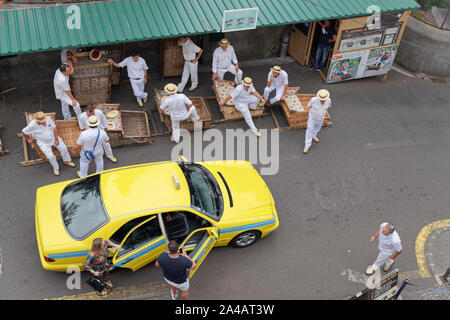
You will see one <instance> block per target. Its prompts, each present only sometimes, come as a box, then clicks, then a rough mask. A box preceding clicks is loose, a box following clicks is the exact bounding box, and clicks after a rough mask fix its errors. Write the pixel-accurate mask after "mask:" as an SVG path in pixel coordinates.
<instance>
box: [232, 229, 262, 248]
mask: <svg viewBox="0 0 450 320" xmlns="http://www.w3.org/2000/svg"><path fill="white" fill-rule="evenodd" d="M260 237H261V233H260V232H259V231H256V230H249V231H245V232H242V233H240V234H238V235H237V236H236V237H234V238H233V240H231V245H232V246H233V247H236V248H245V247H248V246H250V245H252V244H254V243H255V242H256V241H257V240H258V239H259V238H260Z"/></svg>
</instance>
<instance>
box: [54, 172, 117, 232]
mask: <svg viewBox="0 0 450 320" xmlns="http://www.w3.org/2000/svg"><path fill="white" fill-rule="evenodd" d="M61 213H62V219H63V222H64V226H65V227H66V230H67V232H68V233H69V234H70V236H72V237H73V238H74V239H76V240H82V239H84V238H86V237H87V236H89V235H91V234H92V233H93V232H94V231H95V230H97V229H98V228H99V227H101V226H102V225H104V224H105V223H106V222H107V221H108V220H109V217H108V215H107V213H106V211H105V208H104V207H103V201H102V196H101V192H100V175H94V176H91V177H87V178H85V179H83V180H79V181H76V182H74V183H71V184H69V185H68V186H67V187H66V188H65V189H64V191H63V193H62V196H61Z"/></svg>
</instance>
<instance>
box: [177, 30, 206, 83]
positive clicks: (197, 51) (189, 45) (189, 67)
mask: <svg viewBox="0 0 450 320" xmlns="http://www.w3.org/2000/svg"><path fill="white" fill-rule="evenodd" d="M178 45H179V46H181V48H182V49H183V57H184V68H183V75H182V76H181V82H180V83H179V84H178V90H179V92H183V90H184V87H185V86H186V83H187V81H188V80H189V76H191V87H190V88H189V91H194V90H195V89H197V86H198V59H200V56H201V55H202V53H203V50H202V49H201V48H200V47H198V46H197V45H196V44H195V43H194V42H193V41H192V40H191V39H189V38H188V37H181V38H180V39H179V40H178Z"/></svg>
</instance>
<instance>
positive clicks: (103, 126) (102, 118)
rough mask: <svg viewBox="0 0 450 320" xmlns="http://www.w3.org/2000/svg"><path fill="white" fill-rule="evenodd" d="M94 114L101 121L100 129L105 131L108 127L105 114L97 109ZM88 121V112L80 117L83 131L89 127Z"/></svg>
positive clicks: (79, 121) (79, 122) (79, 120)
mask: <svg viewBox="0 0 450 320" xmlns="http://www.w3.org/2000/svg"><path fill="white" fill-rule="evenodd" d="M94 114H95V116H96V117H97V118H98V120H99V121H100V124H99V125H98V127H99V128H100V129H103V130H105V129H106V128H107V127H108V119H106V116H105V114H104V113H103V112H102V111H101V110H99V109H95V110H94ZM88 119H89V116H88V114H87V112H86V111H85V112H83V113H82V114H81V115H80V118H79V119H78V124H79V125H80V129H81V130H84V129H86V128H87V127H88V125H87V121H88Z"/></svg>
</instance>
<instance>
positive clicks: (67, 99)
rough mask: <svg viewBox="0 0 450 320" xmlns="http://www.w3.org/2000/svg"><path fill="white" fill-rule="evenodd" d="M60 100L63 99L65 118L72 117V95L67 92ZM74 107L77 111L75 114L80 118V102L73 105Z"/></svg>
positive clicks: (62, 107) (62, 105)
mask: <svg viewBox="0 0 450 320" xmlns="http://www.w3.org/2000/svg"><path fill="white" fill-rule="evenodd" d="M60 100H61V111H62V114H63V118H64V120H70V119H72V115H71V114H70V109H69V106H72V99H70V97H69V96H68V95H67V94H65V95H64V96H63V97H62V98H61V99H60ZM72 107H73V111H75V114H76V115H77V118H79V117H80V115H81V107H80V103H77V105H76V106H72Z"/></svg>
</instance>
